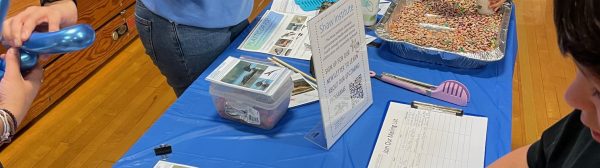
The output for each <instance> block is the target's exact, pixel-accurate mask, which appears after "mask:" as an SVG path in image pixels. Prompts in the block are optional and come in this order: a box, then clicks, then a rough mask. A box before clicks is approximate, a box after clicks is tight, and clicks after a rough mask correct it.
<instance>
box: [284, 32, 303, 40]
mask: <svg viewBox="0 0 600 168" xmlns="http://www.w3.org/2000/svg"><path fill="white" fill-rule="evenodd" d="M300 34H302V33H300ZM296 35H298V33H296V32H293V31H291V32H287V33H285V34H283V35H281V38H282V39H293V38H294V37H296ZM296 38H297V37H296Z"/></svg>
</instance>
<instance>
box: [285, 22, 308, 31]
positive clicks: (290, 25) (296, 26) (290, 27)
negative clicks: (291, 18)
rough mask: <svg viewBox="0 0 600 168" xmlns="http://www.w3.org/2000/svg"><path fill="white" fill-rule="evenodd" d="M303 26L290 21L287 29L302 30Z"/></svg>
mask: <svg viewBox="0 0 600 168" xmlns="http://www.w3.org/2000/svg"><path fill="white" fill-rule="evenodd" d="M302 27H304V25H303V24H297V23H290V24H289V25H288V26H287V28H286V30H291V31H300V30H302Z"/></svg>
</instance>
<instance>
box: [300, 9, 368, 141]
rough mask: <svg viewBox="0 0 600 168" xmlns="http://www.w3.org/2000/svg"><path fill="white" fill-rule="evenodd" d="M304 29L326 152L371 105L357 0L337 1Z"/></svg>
mask: <svg viewBox="0 0 600 168" xmlns="http://www.w3.org/2000/svg"><path fill="white" fill-rule="evenodd" d="M308 29H309V34H310V43H311V48H312V53H313V59H314V65H315V74H316V77H317V86H318V87H317V88H318V89H319V100H320V103H321V115H322V119H323V131H324V134H325V140H326V143H327V144H326V148H327V149H329V148H330V147H331V146H332V145H333V144H334V143H335V142H336V141H337V140H338V139H339V138H340V137H341V136H342V134H344V132H346V130H347V129H348V128H349V127H350V126H351V125H352V124H353V123H354V122H355V121H356V119H358V117H360V116H361V115H362V113H363V112H364V111H365V110H366V109H367V108H368V107H369V106H370V105H371V104H372V103H373V97H372V93H371V92H372V91H371V80H370V77H369V63H368V60H367V59H368V58H367V47H366V44H365V29H364V25H363V18H362V11H361V4H360V1H359V0H344V1H338V2H337V3H335V4H334V5H333V6H331V7H329V8H328V9H327V10H325V11H324V12H323V13H321V14H319V15H317V16H316V17H314V18H313V19H311V20H310V21H309V22H308Z"/></svg>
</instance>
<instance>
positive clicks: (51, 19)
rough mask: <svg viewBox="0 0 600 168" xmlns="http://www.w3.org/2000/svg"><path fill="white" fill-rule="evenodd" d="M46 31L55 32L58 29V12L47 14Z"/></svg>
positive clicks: (59, 17) (59, 18)
mask: <svg viewBox="0 0 600 168" xmlns="http://www.w3.org/2000/svg"><path fill="white" fill-rule="evenodd" d="M47 16H48V31H49V32H55V31H58V30H59V29H60V20H61V16H60V14H59V13H58V12H49V13H48V15H47Z"/></svg>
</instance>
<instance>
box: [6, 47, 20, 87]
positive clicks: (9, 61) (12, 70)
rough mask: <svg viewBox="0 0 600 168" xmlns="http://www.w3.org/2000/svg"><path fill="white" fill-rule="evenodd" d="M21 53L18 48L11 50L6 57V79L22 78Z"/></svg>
mask: <svg viewBox="0 0 600 168" xmlns="http://www.w3.org/2000/svg"><path fill="white" fill-rule="evenodd" d="M20 60H21V59H20V58H19V51H17V49H16V48H10V49H8V51H7V52H6V55H5V56H4V61H6V67H5V69H4V78H10V79H14V78H22V76H21V68H20V64H21V63H20Z"/></svg>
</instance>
